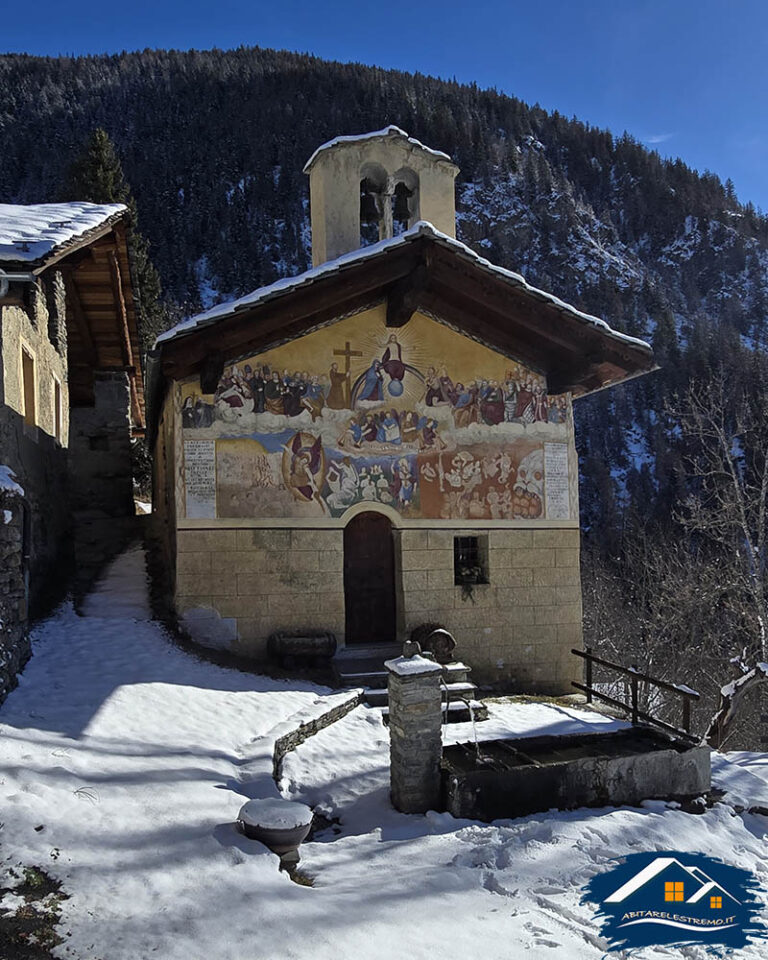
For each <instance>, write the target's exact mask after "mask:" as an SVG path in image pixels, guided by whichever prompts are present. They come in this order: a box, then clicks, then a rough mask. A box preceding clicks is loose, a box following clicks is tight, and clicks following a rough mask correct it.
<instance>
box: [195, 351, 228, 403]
mask: <svg viewBox="0 0 768 960" xmlns="http://www.w3.org/2000/svg"><path fill="white" fill-rule="evenodd" d="M223 373H224V356H223V354H221V353H211V354H209V355H208V356H207V357H205V359H204V360H203V362H202V364H201V365H200V389H201V390H202V392H203V393H206V394H208V393H215V392H216V387H217V386H218V385H219V380H221V375H222V374H223Z"/></svg>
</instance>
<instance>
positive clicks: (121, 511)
mask: <svg viewBox="0 0 768 960" xmlns="http://www.w3.org/2000/svg"><path fill="white" fill-rule="evenodd" d="M93 392H94V405H93V406H92V407H75V408H73V410H72V414H71V417H72V422H71V429H70V438H69V460H70V473H71V478H72V508H73V510H75V511H77V512H79V513H81V514H83V515H85V516H94V517H125V516H130V515H132V514H133V513H134V507H133V480H132V462H131V422H130V409H131V407H130V404H131V394H130V386H129V381H128V374H127V373H126V372H125V371H123V370H115V371H107V370H97V371H95V373H94V383H93Z"/></svg>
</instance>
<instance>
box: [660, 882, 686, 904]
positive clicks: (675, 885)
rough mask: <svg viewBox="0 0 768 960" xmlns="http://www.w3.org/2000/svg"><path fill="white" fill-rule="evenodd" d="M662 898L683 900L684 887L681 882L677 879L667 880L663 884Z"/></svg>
mask: <svg viewBox="0 0 768 960" xmlns="http://www.w3.org/2000/svg"><path fill="white" fill-rule="evenodd" d="M664 899H665V900H673V901H678V900H684V899H685V894H684V887H683V884H682V883H680V882H678V881H677V880H668V881H667V882H666V883H665V884H664Z"/></svg>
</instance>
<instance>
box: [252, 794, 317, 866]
mask: <svg viewBox="0 0 768 960" xmlns="http://www.w3.org/2000/svg"><path fill="white" fill-rule="evenodd" d="M312 817H313V813H312V808H311V807H308V806H307V805H306V804H304V803H295V802H294V801H293V800H283V799H281V798H279V797H274V798H272V797H270V798H267V799H264V800H249V801H248V802H247V803H245V804H243V806H242V807H241V808H240V812H239V813H238V815H237V825H238V828H239V829H240V830H241V831H242V832H243V833H244V834H245V836H246V837H249V838H250V839H251V840H258V841H259V842H260V843H263V844H264V846H265V847H269V849H270V850H271V851H272V852H273V853H277V854H281V855H282V854H285V853H290V852H291V851H292V850H295V849H296V848H297V847H298V846H299V844H300V843H301V842H302V841H303V840H305V839H306V837H307V834H308V833H309V830H310V827H311V826H312Z"/></svg>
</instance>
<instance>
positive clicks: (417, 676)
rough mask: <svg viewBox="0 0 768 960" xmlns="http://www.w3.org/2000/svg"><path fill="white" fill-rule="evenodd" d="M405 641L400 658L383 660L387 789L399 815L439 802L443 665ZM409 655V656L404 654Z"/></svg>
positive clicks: (417, 810)
mask: <svg viewBox="0 0 768 960" xmlns="http://www.w3.org/2000/svg"><path fill="white" fill-rule="evenodd" d="M418 649H419V648H418V644H410V643H406V645H405V647H404V656H402V657H397V659H395V660H387V662H386V664H385V666H386V668H387V672H388V673H389V678H388V683H387V686H388V688H389V738H390V748H389V750H390V789H391V797H392V803H393V805H394V807H395V809H397V810H399V811H400V812H401V813H426V811H427V810H436V809H438V808H439V806H440V758H441V756H442V749H443V744H442V736H441V732H442V731H441V722H442V712H441V693H440V679H441V677H442V672H443V671H442V667H441V666H440V664H439V663H435V662H434V661H433V660H427V658H426V657H422V656H420V655H419V653H418ZM409 654H410V655H409Z"/></svg>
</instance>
